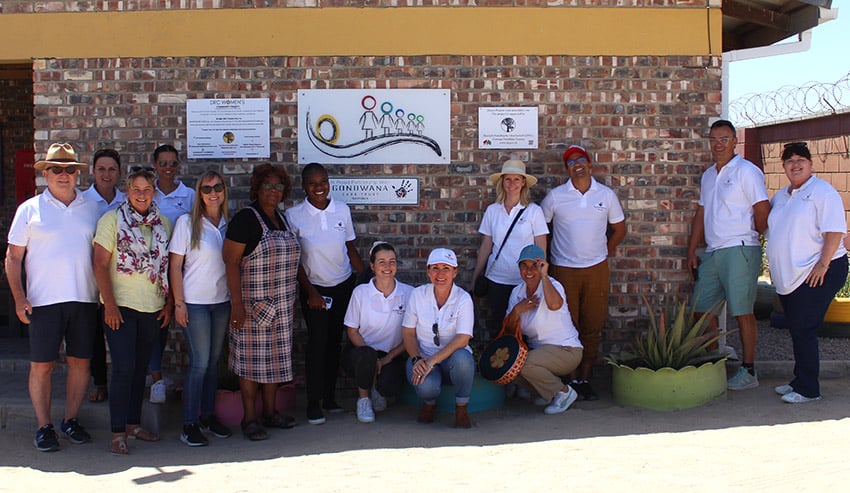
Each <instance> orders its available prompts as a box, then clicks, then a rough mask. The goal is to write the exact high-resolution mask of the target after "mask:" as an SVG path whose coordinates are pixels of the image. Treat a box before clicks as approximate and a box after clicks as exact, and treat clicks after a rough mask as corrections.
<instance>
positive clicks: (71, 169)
mask: <svg viewBox="0 0 850 493" xmlns="http://www.w3.org/2000/svg"><path fill="white" fill-rule="evenodd" d="M47 169H49V170H50V171H51V172H52V173H53V174H54V175H61V174H62V173H66V174H69V175H74V174H76V173H77V167H76V166H51V167H49V168H47Z"/></svg>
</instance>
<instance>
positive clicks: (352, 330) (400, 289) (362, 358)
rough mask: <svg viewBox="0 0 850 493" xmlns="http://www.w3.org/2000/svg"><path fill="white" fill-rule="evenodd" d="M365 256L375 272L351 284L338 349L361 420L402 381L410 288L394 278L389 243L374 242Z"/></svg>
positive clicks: (382, 406) (395, 392)
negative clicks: (342, 343) (343, 339)
mask: <svg viewBox="0 0 850 493" xmlns="http://www.w3.org/2000/svg"><path fill="white" fill-rule="evenodd" d="M369 262H370V265H371V267H372V272H374V274H375V277H373V278H372V280H370V281H369V282H368V283H366V284H361V285H359V286H357V287H356V288H354V293H352V295H351V301H350V302H349V303H348V309H347V310H346V312H345V328H346V330H347V332H348V343H347V344H346V345H345V348H343V350H342V361H343V366H344V368H345V370H346V372H348V373H349V374H350V375H352V376H353V377H354V381H355V383H356V384H357V393H358V399H357V419H358V420H359V421H360V422H362V423H370V422H372V421H374V420H375V412H376V411H377V412H380V411H383V410H384V409H385V408H386V407H387V400H386V397H387V396H397V395H398V393H399V391H400V390H401V386H402V385H403V384H404V360H405V358H404V356H403V354H404V344H403V343H402V340H401V322H402V318H403V317H404V311H405V310H404V309H405V306H406V305H407V298H408V296H409V295H410V292H411V291H412V290H413V287H412V286H410V285H408V284H404V283H403V282H399V281H398V280H396V278H395V274H396V270H397V266H396V253H395V248H393V246H392V245H390V244H389V243H385V242H378V243H375V245H374V246H372V251H370V252H369ZM370 389H371V391H372V392H371V394H372V395H371V398H370V396H369V390H370Z"/></svg>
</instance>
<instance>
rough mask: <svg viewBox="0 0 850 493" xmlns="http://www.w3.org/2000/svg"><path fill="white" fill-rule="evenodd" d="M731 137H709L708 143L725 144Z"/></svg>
mask: <svg viewBox="0 0 850 493" xmlns="http://www.w3.org/2000/svg"><path fill="white" fill-rule="evenodd" d="M733 138H734V137H709V138H708V143H709V144H711V145H714V144H723V145H726V144H728V143H729V142H731V141H732V139H733Z"/></svg>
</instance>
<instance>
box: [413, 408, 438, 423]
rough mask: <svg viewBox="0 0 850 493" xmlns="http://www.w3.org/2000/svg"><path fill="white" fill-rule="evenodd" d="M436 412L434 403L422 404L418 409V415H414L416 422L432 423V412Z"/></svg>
mask: <svg viewBox="0 0 850 493" xmlns="http://www.w3.org/2000/svg"><path fill="white" fill-rule="evenodd" d="M436 412H437V405H436V404H423V405H422V409H420V410H419V416H416V422H417V423H433V422H434V413H436Z"/></svg>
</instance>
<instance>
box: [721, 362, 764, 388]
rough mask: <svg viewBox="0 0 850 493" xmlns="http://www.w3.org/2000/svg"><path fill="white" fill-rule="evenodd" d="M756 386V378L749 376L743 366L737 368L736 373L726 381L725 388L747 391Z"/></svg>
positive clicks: (757, 380)
mask: <svg viewBox="0 0 850 493" xmlns="http://www.w3.org/2000/svg"><path fill="white" fill-rule="evenodd" d="M758 386H759V379H758V377H757V376H755V375H751V374H750V372H748V371H747V369H746V368H744V367H743V366H741V367H739V368H738V371H737V372H736V373H735V374H734V375H732V378H730V379H729V380H727V381H726V388H727V389H729V390H747V389H754V388H756V387H758Z"/></svg>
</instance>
